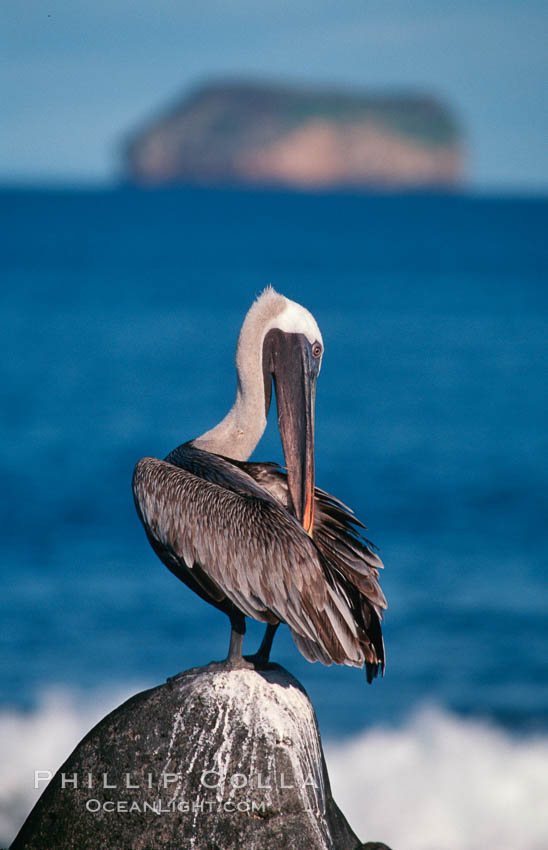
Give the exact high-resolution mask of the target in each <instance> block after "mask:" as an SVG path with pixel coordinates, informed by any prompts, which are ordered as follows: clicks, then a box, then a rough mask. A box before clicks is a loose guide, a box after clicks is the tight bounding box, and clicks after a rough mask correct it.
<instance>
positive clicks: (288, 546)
mask: <svg viewBox="0 0 548 850" xmlns="http://www.w3.org/2000/svg"><path fill="white" fill-rule="evenodd" d="M322 354H323V341H322V336H321V334H320V331H319V328H318V325H317V324H316V321H315V319H314V317H313V316H312V315H311V314H310V313H309V312H308V310H306V309H305V308H304V307H301V306H300V305H299V304H296V303H295V302H294V301H290V300H289V299H288V298H285V297H284V296H283V295H280V294H278V293H277V292H275V291H274V289H272V288H271V287H269V288H268V289H266V290H265V291H264V292H263V293H262V295H261V296H260V297H259V298H258V299H257V300H256V301H255V303H254V304H253V305H252V306H251V308H250V310H249V312H248V314H247V316H246V318H245V321H244V323H243V326H242V329H241V331H240V335H239V338H238V345H237V349H236V370H237V378H238V382H237V392H236V399H235V402H234V405H233V407H232V409H231V410H230V411H229V412H228V413H227V415H226V416H225V418H224V419H223V420H222V421H221V422H220V423H219V424H218V425H216V426H215V427H214V428H212V429H211V430H210V431H207V432H206V433H205V434H203V435H202V436H201V437H197V438H196V439H194V440H190V441H189V442H187V443H183V444H182V445H181V446H179V447H178V448H176V449H174V450H173V451H172V452H170V454H168V456H167V457H166V458H165V460H158V459H157V458H152V457H147V458H143V459H142V460H140V461H139V463H138V464H137V466H136V467H135V473H134V477H133V492H134V496H135V503H136V506H137V511H138V513H139V517H140V519H141V521H142V523H143V525H144V527H145V530H146V533H147V536H148V539H149V541H150V543H151V545H152V548H153V549H154V551H155V552H156V554H157V555H158V557H159V558H160V559H161V560H162V561H163V562H164V564H165V565H166V566H167V567H168V568H169V569H170V570H171V572H173V573H174V574H175V575H176V576H177V578H179V579H181V581H183V582H184V583H185V584H186V585H188V586H189V587H190V588H191V589H192V590H194V591H195V592H196V593H197V594H198V595H199V596H201V597H202V599H205V600H206V601H207V602H210V603H211V604H212V605H214V606H215V607H217V608H219V609H220V610H221V611H224V612H225V614H227V615H228V616H229V618H230V623H231V626H232V630H231V638H230V648H229V654H228V657H227V659H226V661H224V662H220V663H219V664H218V665H217V666H221V667H224V668H228V669H233V668H238V667H247V666H252V665H253V663H255V664H259V663H263V664H264V663H266V662H267V661H268V657H269V654H270V649H271V645H272V639H273V636H274V632H275V630H276V628H277V626H278V625H279V623H287V625H288V626H289V628H290V629H291V633H292V635H293V638H294V641H295V643H296V645H297V647H298V648H299V649H300V651H301V652H302V654H303V655H304V656H305V658H307V659H308V660H309V661H321V662H322V663H323V664H331V663H332V662H335V663H337V664H350V665H354V666H358V667H362V666H363V665H364V664H365V666H366V671H367V678H368V681H371V680H372V679H373V677H374V676H376V675H377V673H378V671H379V669H382V671H383V672H384V647H383V639H382V633H381V626H380V622H381V620H382V609H383V608H385V607H386V602H385V598H384V595H383V593H382V591H381V589H380V587H379V583H378V575H379V573H378V570H379V568H380V567H382V563H381V561H380V559H379V558H378V556H377V555H376V554H375V553H374V552H373V550H372V548H371V544H370V543H369V541H367V540H366V539H365V538H364V537H363V536H362V534H361V531H360V530H362V529H364V528H365V526H364V525H362V523H360V522H359V520H358V519H356V517H355V516H354V514H353V512H352V511H351V510H350V509H349V508H347V507H346V506H345V505H343V504H342V502H339V501H338V500H337V499H335V498H334V497H333V496H330V495H329V494H328V493H325V492H324V491H323V490H320V489H319V488H315V487H314V400H315V389H316V378H317V376H318V373H319V371H320V365H321V360H322ZM272 381H273V382H274V388H275V393H276V401H277V407H278V423H279V430H280V436H281V440H282V446H283V450H284V456H285V462H286V467H287V474H286V473H285V472H283V470H282V469H281V468H280V467H279V466H278V465H277V464H273V463H247V462H246V461H247V458H248V457H249V456H250V455H251V453H252V452H253V450H254V448H255V446H256V445H257V443H258V442H259V440H260V438H261V436H262V434H263V431H264V429H265V427H266V417H267V415H268V411H269V407H270V401H271V388H272ZM246 617H253V618H254V619H256V620H260V621H263V622H265V623H267V624H268V625H267V630H266V633H265V637H264V640H263V642H262V644H261V647H260V649H259V652H258V653H257V654H256V655H255V656H252V657H249V660H247V659H246V658H242V642H243V636H244V634H245V618H246Z"/></svg>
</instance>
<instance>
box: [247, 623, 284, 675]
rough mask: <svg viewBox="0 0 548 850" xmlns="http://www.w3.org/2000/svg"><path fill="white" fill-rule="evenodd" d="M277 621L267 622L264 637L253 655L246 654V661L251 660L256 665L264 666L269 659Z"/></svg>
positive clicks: (277, 624)
mask: <svg viewBox="0 0 548 850" xmlns="http://www.w3.org/2000/svg"><path fill="white" fill-rule="evenodd" d="M279 625H280V624H279V623H267V626H266V630H265V633H264V637H263V639H262V641H261V645H260V647H259V649H258V650H257V652H256V653H255V655H246V658H247V660H248V661H252V662H253V663H254V664H255V666H256V667H266V665H267V664H268V662H269V659H270V650H271V649H272V641H273V640H274V635H275V634H276V631H277V628H278V626H279Z"/></svg>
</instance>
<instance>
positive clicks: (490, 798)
mask: <svg viewBox="0 0 548 850" xmlns="http://www.w3.org/2000/svg"><path fill="white" fill-rule="evenodd" d="M137 690H139V688H136V687H133V688H131V689H130V688H126V689H124V690H119V691H117V692H111V693H109V694H104V693H103V694H95V695H94V696H93V699H92V698H90V697H89V695H88V696H86V698H85V699H84V698H83V697H81V696H80V697H79V696H77V695H75V694H71V693H69V692H66V691H50V692H48V693H47V694H45V695H44V697H43V699H42V700H41V702H40V704H39V706H38V708H37V709H36V710H35V711H34V712H30V713H23V712H16V711H7V710H4V711H2V712H0V747H1V752H2V760H1V762H2V763H1V782H0V846H1V845H2V844H7V843H9V842H10V841H11V839H12V838H13V836H14V835H15V833H16V831H17V829H18V827H19V826H20V824H21V823H22V821H23V820H24V819H25V817H26V815H27V814H28V812H29V811H30V809H31V808H32V805H33V803H34V801H35V800H36V798H37V797H38V796H39V794H40V792H41V790H42V789H39V790H35V789H34V771H35V770H51V771H53V772H54V771H55V770H57V768H58V767H59V766H60V765H61V764H62V762H63V761H64V759H65V758H66V757H67V756H68V755H69V753H70V752H71V750H72V749H73V748H74V746H75V745H76V744H77V743H78V741H79V740H80V739H81V738H82V737H83V735H84V734H85V733H86V732H88V731H89V729H90V728H91V727H92V726H93V725H94V724H95V723H96V722H97V721H98V720H99V719H100V718H101V717H103V716H104V715H105V714H106V713H107V712H108V711H109V710H111V709H112V708H114V707H115V706H116V705H119V704H120V702H121V701H122V700H123V699H125V698H126V697H128V696H130V694H131V693H135V692H136V691H137ZM325 751H326V757H327V763H328V768H329V775H330V779H331V785H332V790H333V795H334V797H335V799H336V801H337V803H338V805H339V806H340V808H341V809H342V811H343V812H344V813H345V815H346V817H347V818H348V820H349V822H350V823H351V825H352V827H353V828H354V830H355V831H356V832H357V834H358V835H359V836H360V838H361V839H362V840H368V841H370V840H374V839H375V840H379V841H384V842H386V843H387V844H388V845H389V846H392V847H393V848H394V850H480V848H481V850H485V848H489V850H491V848H496V850H515V848H516V847H519V848H520V850H546V848H547V847H548V807H547V805H546V800H547V799H548V735H542V736H540V735H539V736H535V737H532V736H529V737H521V736H518V735H512V734H510V733H508V732H506V731H504V730H502V729H500V728H497V727H494V726H491V725H488V724H486V723H482V722H479V721H477V720H465V719H462V718H459V717H457V716H456V715H453V714H450V713H448V712H446V711H441V710H439V709H422V710H421V711H419V712H417V713H416V714H415V715H413V716H412V717H410V718H409V719H408V720H407V721H406V722H405V723H404V724H403V725H401V726H399V727H397V728H389V727H387V728H380V727H373V728H372V729H370V730H368V731H366V732H363V733H362V734H360V735H357V736H354V737H353V738H351V739H349V740H347V741H345V742H344V743H335V742H329V741H328V742H327V743H326V744H325Z"/></svg>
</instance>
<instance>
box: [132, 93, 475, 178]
mask: <svg viewBox="0 0 548 850" xmlns="http://www.w3.org/2000/svg"><path fill="white" fill-rule="evenodd" d="M124 172H125V177H126V179H127V180H129V181H130V182H132V183H135V184H138V185H146V186H169V185H176V184H201V185H235V186H238V185H245V186H255V187H260V186H284V187H293V188H301V189H337V188H341V189H344V188H349V189H351V188H394V189H397V188H450V187H455V186H457V185H458V184H459V183H460V182H461V180H462V176H463V156H462V142H461V135H460V132H459V129H458V127H457V124H456V122H455V119H454V118H453V116H452V115H451V113H450V111H449V109H448V108H447V106H445V105H444V104H443V103H441V102H440V101H439V100H437V99H436V98H434V97H431V96H426V95H420V94H375V93H368V92H363V93H360V92H356V91H352V90H350V91H347V90H339V91H338V90H334V89H328V88H302V87H299V86H290V85H276V84H268V83H263V82H239V81H235V82H219V83H210V84H208V85H204V86H201V87H199V88H197V89H195V90H194V91H193V92H191V93H190V95H189V96H188V97H186V98H185V99H183V100H182V101H180V102H178V103H176V104H175V105H173V106H172V107H171V108H169V109H167V110H166V111H165V112H164V113H163V114H161V115H159V116H158V117H157V118H155V119H153V120H150V121H149V122H147V123H145V124H144V126H142V127H141V128H140V129H138V130H137V131H135V132H134V133H132V134H131V135H130V137H129V138H128V140H127V142H126V143H125V145H124Z"/></svg>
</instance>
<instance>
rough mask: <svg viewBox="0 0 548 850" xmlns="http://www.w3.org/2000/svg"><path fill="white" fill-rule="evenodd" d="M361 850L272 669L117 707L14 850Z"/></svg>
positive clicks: (293, 689) (301, 705) (310, 717)
mask: <svg viewBox="0 0 548 850" xmlns="http://www.w3.org/2000/svg"><path fill="white" fill-rule="evenodd" d="M63 784H64V787H63ZM89 786H91V787H89ZM111 786H114V787H111ZM132 786H134V787H132ZM361 846H362V845H361V844H360V842H359V840H358V838H357V837H356V836H355V835H354V833H353V832H352V830H351V829H350V827H349V825H348V823H347V822H346V820H345V818H344V816H343V814H342V813H341V812H340V811H339V809H338V808H337V806H336V804H335V802H334V800H333V798H332V796H331V790H330V787H329V778H328V775H327V769H326V766H325V760H324V756H323V751H322V746H321V742H320V736H319V732H318V726H317V721H316V716H315V714H314V709H313V708H312V705H311V703H310V700H309V699H308V696H307V695H306V693H305V691H304V690H303V688H302V687H301V685H300V684H299V682H297V681H296V679H294V678H293V677H292V676H291V675H290V674H289V673H287V671H285V670H284V669H283V668H281V667H279V666H277V665H270V667H269V669H268V670H265V671H261V672H256V671H251V670H235V671H231V672H224V671H223V672H218V671H217V672H212V671H208V670H207V668H195V669H193V670H189V671H187V672H185V673H182V674H181V675H180V676H178V677H177V678H176V679H174V680H171V681H168V682H167V683H166V684H165V685H161V686H160V687H157V688H153V689H152V690H149V691H144V692H143V693H140V694H137V696H135V697H132V698H131V699H130V700H128V701H127V702H125V703H124V704H123V705H121V706H120V707H119V708H117V709H116V710H115V711H113V712H112V713H111V714H109V715H108V716H107V717H105V718H104V719H103V720H102V721H101V722H100V723H99V724H98V725H97V726H96V727H95V728H94V729H92V731H91V732H90V733H89V734H88V735H87V736H86V737H85V738H84V739H83V740H82V741H81V743H80V744H79V745H78V746H77V747H76V749H75V750H74V752H73V753H72V755H71V756H70V757H69V758H68V760H67V761H66V762H65V764H64V765H63V766H62V767H61V768H60V770H59V771H58V773H57V774H56V775H55V777H54V778H53V779H52V780H51V782H50V784H49V785H48V787H47V788H46V790H45V791H44V793H43V795H42V797H41V798H40V799H39V801H38V803H37V804H36V806H35V807H34V809H33V810H32V812H31V813H30V815H29V817H28V818H27V820H26V822H25V824H24V825H23V827H22V828H21V831H20V833H19V835H18V836H17V838H16V839H15V841H14V843H13V844H12V850H20V848H25V850H46V848H47V850H69V848H77V850H88V848H89V850H100V849H101V848H105V850H107V848H108V850H126V848H127V850H156V848H170V850H186V848H196V850H231V848H246V850H266V848H278V847H280V848H284V849H285V850H292V848H295V850H303V848H306V850H316V848H317V850H324V848H325V850H327V848H334V850H357V848H359V847H361ZM367 846H369V845H367ZM373 846H375V845H373ZM378 846H384V845H378Z"/></svg>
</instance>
